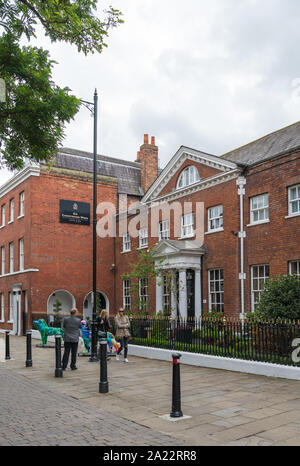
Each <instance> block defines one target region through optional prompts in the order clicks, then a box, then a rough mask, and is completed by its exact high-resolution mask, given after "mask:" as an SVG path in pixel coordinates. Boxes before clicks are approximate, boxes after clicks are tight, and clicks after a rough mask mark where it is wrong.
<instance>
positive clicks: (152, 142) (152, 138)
mask: <svg viewBox="0 0 300 466" xmlns="http://www.w3.org/2000/svg"><path fill="white" fill-rule="evenodd" d="M151 144H152V145H153V146H155V137H154V136H151Z"/></svg>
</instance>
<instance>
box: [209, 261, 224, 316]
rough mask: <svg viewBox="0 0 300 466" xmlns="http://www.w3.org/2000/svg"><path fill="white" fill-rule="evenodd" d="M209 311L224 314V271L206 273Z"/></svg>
mask: <svg viewBox="0 0 300 466" xmlns="http://www.w3.org/2000/svg"><path fill="white" fill-rule="evenodd" d="M208 295H209V311H210V312H212V311H217V312H224V271H223V269H214V270H209V271H208Z"/></svg>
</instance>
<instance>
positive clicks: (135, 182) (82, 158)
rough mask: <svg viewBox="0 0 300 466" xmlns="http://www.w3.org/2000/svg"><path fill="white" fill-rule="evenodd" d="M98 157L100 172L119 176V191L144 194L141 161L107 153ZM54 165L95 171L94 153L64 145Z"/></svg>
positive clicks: (115, 176) (110, 175)
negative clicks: (115, 156) (130, 160)
mask: <svg viewBox="0 0 300 466" xmlns="http://www.w3.org/2000/svg"><path fill="white" fill-rule="evenodd" d="M97 158H98V174H99V175H105V176H109V177H114V178H117V179H118V192H119V193H123V194H131V195H135V196H142V195H143V192H142V190H141V167H140V163H139V162H129V161H127V160H122V159H117V158H114V157H108V156H106V155H97ZM53 166H54V167H60V168H67V169H69V170H79V171H84V172H87V173H93V168H94V159H93V154H92V153H90V152H84V151H79V150H74V149H69V148H66V147H62V148H61V149H60V150H59V152H58V153H57V155H56V156H55V158H54V163H53Z"/></svg>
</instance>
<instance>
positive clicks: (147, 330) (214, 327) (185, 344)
mask: <svg viewBox="0 0 300 466" xmlns="http://www.w3.org/2000/svg"><path fill="white" fill-rule="evenodd" d="M130 321H131V335H132V338H131V341H130V343H131V344H134V345H141V346H148V347H154V348H165V349H171V350H176V351H187V352H192V353H201V354H210V355H215V356H221V357H222V356H223V357H229V358H234V359H245V360H252V361H261V362H269V363H273V364H282V365H290V366H300V363H299V362H298V359H297V346H298V347H299V356H300V341H299V342H297V341H295V340H296V339H298V338H300V321H287V320H285V321H278V320H277V321H262V320H260V321H255V320H245V321H244V322H242V321H241V320H234V319H227V318H226V319H225V318H220V319H210V318H202V319H199V320H195V319H190V320H185V319H176V320H174V319H170V318H156V317H151V318H136V317H131V318H130ZM299 360H300V357H299Z"/></svg>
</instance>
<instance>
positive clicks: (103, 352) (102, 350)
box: [99, 332, 108, 393]
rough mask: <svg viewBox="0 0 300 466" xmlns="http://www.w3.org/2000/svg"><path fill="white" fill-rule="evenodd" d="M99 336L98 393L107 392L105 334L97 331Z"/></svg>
mask: <svg viewBox="0 0 300 466" xmlns="http://www.w3.org/2000/svg"><path fill="white" fill-rule="evenodd" d="M99 336H100V383H99V393H108V381H107V334H106V332H99Z"/></svg>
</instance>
